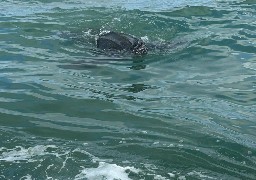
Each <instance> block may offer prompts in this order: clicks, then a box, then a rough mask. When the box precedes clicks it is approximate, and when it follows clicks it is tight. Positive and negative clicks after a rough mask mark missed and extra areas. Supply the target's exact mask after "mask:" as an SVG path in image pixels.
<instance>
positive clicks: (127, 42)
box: [96, 31, 148, 55]
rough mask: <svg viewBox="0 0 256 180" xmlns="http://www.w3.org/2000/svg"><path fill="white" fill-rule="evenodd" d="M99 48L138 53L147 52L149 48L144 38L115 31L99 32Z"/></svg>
mask: <svg viewBox="0 0 256 180" xmlns="http://www.w3.org/2000/svg"><path fill="white" fill-rule="evenodd" d="M96 45H97V48H99V49H102V50H114V51H127V52H131V53H133V54H136V55H143V54H147V52H148V48H147V46H146V45H145V43H144V42H143V41H142V39H140V38H137V37H135V36H132V35H129V34H125V33H118V32H114V31H109V32H104V33H101V34H99V36H98V37H97V39H96Z"/></svg>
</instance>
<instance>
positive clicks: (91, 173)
mask: <svg viewBox="0 0 256 180" xmlns="http://www.w3.org/2000/svg"><path fill="white" fill-rule="evenodd" d="M127 171H132V172H134V173H138V172H139V171H140V170H138V169H136V168H134V167H129V166H127V167H121V166H118V165H116V164H109V163H106V162H99V166H98V167H97V168H85V169H83V170H82V171H81V173H80V174H78V175H76V177H75V179H76V180H79V179H85V178H87V179H93V180H102V179H105V180H119V179H120V180H130V178H129V177H128V175H129V173H128V172H127Z"/></svg>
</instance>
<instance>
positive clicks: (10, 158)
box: [0, 145, 56, 162]
mask: <svg viewBox="0 0 256 180" xmlns="http://www.w3.org/2000/svg"><path fill="white" fill-rule="evenodd" d="M47 148H56V146H52V145H48V146H44V145H37V146H35V147H29V148H27V149H26V148H24V147H22V146H16V147H15V148H13V149H6V152H2V154H0V161H7V162H15V161H25V160H29V161H30V162H32V161H33V160H32V159H31V157H34V156H38V155H44V154H45V151H46V149H47Z"/></svg>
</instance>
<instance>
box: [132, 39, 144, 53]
mask: <svg viewBox="0 0 256 180" xmlns="http://www.w3.org/2000/svg"><path fill="white" fill-rule="evenodd" d="M132 52H133V53H134V54H137V55H143V54H147V53H148V48H147V46H146V45H145V43H144V42H143V41H142V40H141V39H139V40H138V42H137V43H135V44H134V46H132Z"/></svg>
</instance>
